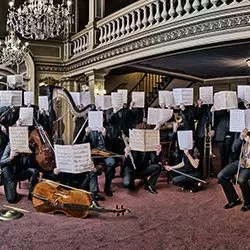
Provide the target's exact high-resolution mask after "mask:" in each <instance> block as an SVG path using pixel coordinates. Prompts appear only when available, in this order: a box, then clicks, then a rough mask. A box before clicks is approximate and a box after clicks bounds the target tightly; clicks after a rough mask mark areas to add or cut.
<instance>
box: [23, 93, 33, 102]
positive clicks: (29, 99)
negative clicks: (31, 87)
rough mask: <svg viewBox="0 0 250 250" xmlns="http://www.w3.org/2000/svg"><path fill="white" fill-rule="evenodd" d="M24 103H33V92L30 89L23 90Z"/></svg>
mask: <svg viewBox="0 0 250 250" xmlns="http://www.w3.org/2000/svg"><path fill="white" fill-rule="evenodd" d="M23 94H24V104H25V105H28V104H34V94H33V92H30V91H25V92H24V93H23Z"/></svg>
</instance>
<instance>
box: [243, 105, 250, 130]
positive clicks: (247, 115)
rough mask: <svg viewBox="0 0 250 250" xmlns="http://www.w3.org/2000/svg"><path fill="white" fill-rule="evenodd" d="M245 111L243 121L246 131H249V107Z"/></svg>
mask: <svg viewBox="0 0 250 250" xmlns="http://www.w3.org/2000/svg"><path fill="white" fill-rule="evenodd" d="M244 111H245V123H246V127H245V128H247V129H248V131H250V109H246V110H244Z"/></svg>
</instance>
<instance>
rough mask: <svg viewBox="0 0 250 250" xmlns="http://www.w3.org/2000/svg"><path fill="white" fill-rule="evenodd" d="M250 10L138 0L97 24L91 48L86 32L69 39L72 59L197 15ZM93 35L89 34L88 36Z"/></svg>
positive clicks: (193, 1) (228, 0) (231, 0)
mask: <svg viewBox="0 0 250 250" xmlns="http://www.w3.org/2000/svg"><path fill="white" fill-rule="evenodd" d="M248 5H249V6H250V1H249V0H146V1H145V0H141V1H137V2H135V3H134V4H131V5H129V6H127V7H125V8H123V9H121V10H119V11H117V12H115V13H113V14H112V15H109V16H107V17H105V18H103V19H101V20H100V21H98V22H97V24H96V26H95V32H94V34H95V35H96V37H95V39H94V40H93V39H92V40H93V41H95V42H94V43H95V44H89V39H88V38H89V36H88V32H89V31H87V30H84V31H81V32H80V33H78V34H76V35H75V36H73V37H72V39H71V41H72V44H73V47H72V55H71V56H73V57H77V56H78V55H82V53H83V52H86V51H89V50H92V49H93V48H102V47H103V46H105V45H108V44H112V43H113V42H116V41H120V40H122V39H124V38H125V39H126V38H129V37H132V36H133V35H136V36H139V35H140V34H141V33H143V32H147V31H150V30H151V29H155V28H157V27H161V26H164V25H173V24H175V23H177V22H178V21H183V20H187V19H190V18H193V17H197V16H200V15H206V18H209V15H211V14H212V13H216V12H217V13H218V12H219V11H222V10H230V9H234V8H237V7H241V6H248ZM92 34H93V33H92Z"/></svg>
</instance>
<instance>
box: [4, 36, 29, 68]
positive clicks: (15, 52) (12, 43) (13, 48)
mask: <svg viewBox="0 0 250 250" xmlns="http://www.w3.org/2000/svg"><path fill="white" fill-rule="evenodd" d="M27 47H28V43H27V42H26V43H25V44H21V40H20V39H19V38H18V37H17V36H16V35H15V32H14V31H10V32H9V35H8V36H7V37H5V41H4V42H1V41H0V63H2V64H5V65H6V66H10V67H13V66H15V65H16V67H17V73H19V66H20V64H21V63H23V62H24V61H25V58H26V56H27V54H28V48H27Z"/></svg>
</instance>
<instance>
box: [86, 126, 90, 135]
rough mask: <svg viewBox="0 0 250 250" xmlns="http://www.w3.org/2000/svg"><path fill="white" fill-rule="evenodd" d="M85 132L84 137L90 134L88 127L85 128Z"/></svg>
mask: <svg viewBox="0 0 250 250" xmlns="http://www.w3.org/2000/svg"><path fill="white" fill-rule="evenodd" d="M85 132H86V135H88V134H90V132H91V128H90V127H87V128H86V129H85Z"/></svg>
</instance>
